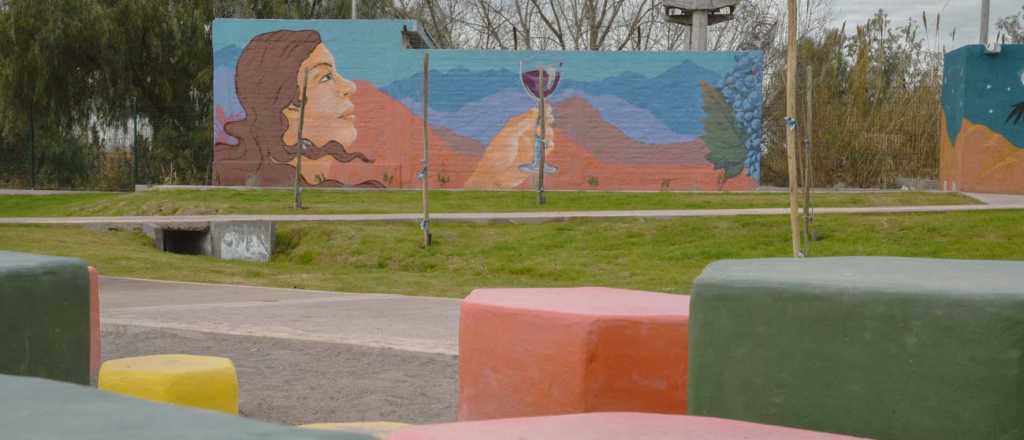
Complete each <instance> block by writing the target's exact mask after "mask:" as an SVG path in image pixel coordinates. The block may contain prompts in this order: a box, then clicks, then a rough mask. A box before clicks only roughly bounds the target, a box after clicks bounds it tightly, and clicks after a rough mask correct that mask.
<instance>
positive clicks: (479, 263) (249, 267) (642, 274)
mask: <svg viewBox="0 0 1024 440" xmlns="http://www.w3.org/2000/svg"><path fill="white" fill-rule="evenodd" d="M1022 218H1024V211H990V212H963V213H936V214H892V215H827V216H820V217H818V230H819V233H820V235H821V236H822V240H821V241H818V242H815V243H813V247H812V251H811V253H812V255H814V256H832V255H893V256H914V257H941V258H976V259H1014V260H1024V221H1021V219H1022ZM787 220H788V219H787V218H786V217H784V216H774V217H736V218H685V219H673V220H646V221H645V220H640V219H634V220H615V221H602V220H579V221H572V222H564V223H545V224H536V225H507V224H506V225H463V224H438V225H436V226H435V228H434V238H435V244H434V246H432V247H431V248H429V249H426V250H424V249H423V248H421V246H420V231H419V229H418V226H417V225H415V224H413V223H399V224H384V223H359V224H310V223H291V224H283V225H280V226H279V228H278V237H277V239H278V249H277V251H276V253H275V255H274V258H273V261H272V262H271V263H269V264H258V263H244V262H227V261H220V260H216V259H213V258H208V257H193V256H181V255H173V254H166V253H161V252H158V251H157V250H156V249H154V248H153V246H152V244H151V242H150V241H149V240H148V239H147V238H146V237H145V236H143V235H142V234H140V233H127V232H94V231H90V230H85V229H77V228H73V227H64V226H0V249H5V250H16V251H23V252H33V253H42V254H55V255H66V256H75V257H79V258H82V259H83V260H85V261H87V262H88V263H90V264H92V265H95V266H97V267H98V268H99V270H100V273H102V274H106V275H117V276H130V277H143V278H155V279H166V280H185V281H206V282H216V283H235V284H249V285H263V286H278V287H298V288H306V289H324V290H337V291H345V292H384V293H403V294H412V295H434V296H450V297H462V296H465V295H466V294H467V293H469V291H470V290H472V289H474V288H477V287H496V286H515V287H530V286H579V285H600V286H612V287H624V288H636V289H645V290H655V291H663V292H677V293H687V292H689V291H690V288H691V286H692V284H693V280H694V279H695V278H696V277H697V275H698V274H700V272H701V271H702V270H703V269H704V267H705V266H706V265H707V264H708V263H710V262H713V261H716V260H720V259H727V258H756V257H783V256H787V254H788V252H789V241H788V240H789V231H788V228H787Z"/></svg>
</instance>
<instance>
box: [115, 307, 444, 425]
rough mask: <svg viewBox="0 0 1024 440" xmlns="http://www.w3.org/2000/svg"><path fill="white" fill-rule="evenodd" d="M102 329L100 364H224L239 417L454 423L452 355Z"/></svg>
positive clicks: (288, 421)
mask: <svg viewBox="0 0 1024 440" xmlns="http://www.w3.org/2000/svg"><path fill="white" fill-rule="evenodd" d="M102 330H103V331H102V338H103V346H102V348H103V359H104V360H106V359H115V358H122V357H130V356H142V355H149V354H169V353H188V354H196V355H210V356H224V357H228V358H230V359H231V360H232V361H234V363H235V367H236V368H237V371H238V380H239V386H240V411H241V412H242V414H243V415H244V416H246V417H251V418H254V419H259V420H264V421H271V422H278V423H285V424H289V425H299V424H306V423H319V422H350V421H377V420H382V421H395V422H405V423H417V424H419V423H437V422H446V421H452V420H454V419H455V404H456V392H457V386H458V359H457V357H455V356H452V355H447V354H434V353H423V352H413V351H405V350H396V349H391V348H375V347H365V346H359V345H350V344H339V343H328V342H316V341H303V340H294V339H281V338H271V337H261V336H237V335H226V334H218V333H206V332H197V331H189V330H175V329H163V328H151V327H138V326H129V325H104V326H103V328H102Z"/></svg>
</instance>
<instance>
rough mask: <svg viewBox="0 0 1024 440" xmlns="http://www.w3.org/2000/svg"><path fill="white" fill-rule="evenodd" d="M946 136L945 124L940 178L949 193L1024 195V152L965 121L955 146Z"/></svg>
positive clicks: (993, 133)
mask: <svg viewBox="0 0 1024 440" xmlns="http://www.w3.org/2000/svg"><path fill="white" fill-rule="evenodd" d="M942 120H943V121H945V118H942ZM946 133H948V131H947V130H946V127H945V122H943V127H942V138H941V142H942V146H941V150H940V157H941V159H940V161H941V166H940V172H939V174H940V180H942V181H943V182H947V183H948V188H949V189H952V188H953V183H956V189H958V190H960V191H972V192H1002V193H1005V192H1012V193H1016V194H1024V148H1018V147H1016V146H1014V145H1013V144H1012V143H1010V141H1009V140H1008V139H1006V137H1004V136H1003V135H1001V134H999V133H996V132H994V131H992V130H991V129H989V128H988V127H986V126H984V125H981V124H974V123H972V122H971V121H969V120H967V119H966V118H965V119H963V121H962V123H961V127H960V133H959V135H958V136H957V138H956V142H955V143H951V142H950V139H949V136H948V135H947V134H946Z"/></svg>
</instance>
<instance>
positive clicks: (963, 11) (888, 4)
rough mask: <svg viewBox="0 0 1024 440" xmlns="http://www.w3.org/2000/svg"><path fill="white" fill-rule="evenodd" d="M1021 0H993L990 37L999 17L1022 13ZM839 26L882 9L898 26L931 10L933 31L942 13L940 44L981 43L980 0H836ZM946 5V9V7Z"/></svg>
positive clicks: (955, 45) (860, 21) (864, 17)
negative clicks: (979, 40)
mask: <svg viewBox="0 0 1024 440" xmlns="http://www.w3.org/2000/svg"><path fill="white" fill-rule="evenodd" d="M1021 2H1022V0H991V3H992V13H991V20H992V24H991V25H990V27H989V40H990V41H991V40H994V39H995V35H996V31H995V23H996V20H997V19H999V18H1002V17H1005V16H1007V15H1012V14H1015V13H1018V12H1020V10H1021V4H1022V3H1021ZM833 7H834V9H835V17H836V25H837V26H838V25H840V24H842V22H843V21H846V22H847V29H850V28H854V26H852V25H854V24H863V23H865V22H867V20H868V19H869V18H871V16H872V15H874V14H875V12H876V11H878V10H879V9H885V10H886V12H888V13H889V16H890V17H891V18H892V21H893V24H894V25H898V24H901V22H905V21H906V20H907V19H908V18H910V17H913V18H915V19H917V20H918V21H920V20H921V12H922V11H924V12H927V13H928V25H929V26H930V27H931V29H932V31H933V32H934V29H935V28H934V26H935V23H934V21H933V19H934V18H935V14H936V13H939V12H941V13H942V21H941V27H942V28H941V33H942V39H941V44H943V45H945V46H946V47H947V48H948V49H953V48H957V47H960V46H963V45H965V44H974V43H977V42H978V32H979V26H980V24H981V0H833ZM943 8H945V9H943ZM954 28H955V29H956V40H955V41H954V40H951V39H950V33H951V32H953V29H954Z"/></svg>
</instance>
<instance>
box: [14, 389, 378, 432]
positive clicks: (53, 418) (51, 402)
mask: <svg viewBox="0 0 1024 440" xmlns="http://www.w3.org/2000/svg"><path fill="white" fill-rule="evenodd" d="M0 396H3V398H0V427H2V428H0V438H4V439H8V438H10V439H33V440H44V439H75V440H92V439H95V440H101V439H102V440H138V439H146V440H182V439H189V440H222V439H233V440H249V439H253V440H256V439H260V440H264V439H275V440H278V439H279V440H312V439H336V440H374V437H373V436H369V435H363V434H354V433H345V432H328V431H314V430H303V429H297V428H292V427H289V426H280V425H273V424H269V423H263V422H257V421H254V420H249V419H245V418H242V417H235V416H229V415H225V414H220V413H215V412H211V411H202V410H196V409H192V408H185V407H181V406H174V405H165V404H159V403H152V402H147V401H144V400H138V399H132V398H128V397H123V396H119V395H116V394H112V393H106V392H103V391H98V390H95V389H92V388H87V387H84V386H80V385H72V384H67V383H60V382H54V381H50V380H44V379H37V378H27V377H17V376H4V375H0Z"/></svg>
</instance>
